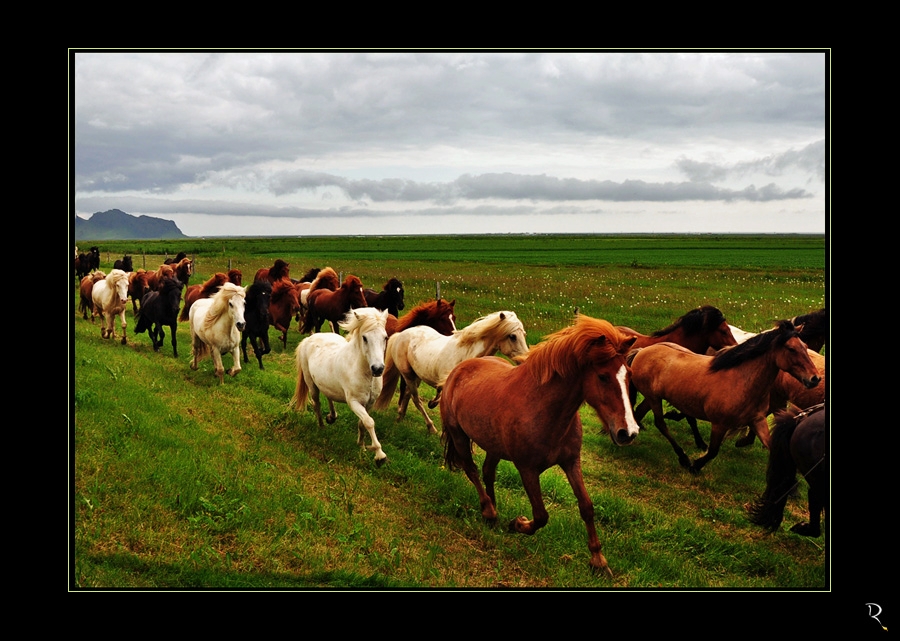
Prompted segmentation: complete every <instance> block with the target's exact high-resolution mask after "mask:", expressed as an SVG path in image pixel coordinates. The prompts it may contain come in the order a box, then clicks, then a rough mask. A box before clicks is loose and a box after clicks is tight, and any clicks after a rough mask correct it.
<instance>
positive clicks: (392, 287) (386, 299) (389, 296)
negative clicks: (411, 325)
mask: <svg viewBox="0 0 900 641" xmlns="http://www.w3.org/2000/svg"><path fill="white" fill-rule="evenodd" d="M403 294H404V292H403V283H401V282H400V281H399V280H397V279H396V278H392V279H390V280H389V281H388V282H386V283H385V284H384V289H382V290H381V291H380V292H376V291H375V290H374V289H364V290H363V295H364V296H365V297H366V303H367V304H368V305H369V307H374V308H375V309H380V310H382V311H384V310H385V309H386V310H388V313H389V314H393V315H394V316H400V310H401V309H403Z"/></svg>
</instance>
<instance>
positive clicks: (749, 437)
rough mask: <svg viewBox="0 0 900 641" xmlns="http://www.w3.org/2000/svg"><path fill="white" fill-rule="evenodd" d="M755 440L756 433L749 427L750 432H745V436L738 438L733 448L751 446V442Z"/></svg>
mask: <svg viewBox="0 0 900 641" xmlns="http://www.w3.org/2000/svg"><path fill="white" fill-rule="evenodd" d="M755 440H756V432H755V431H754V429H753V427H752V426H751V427H750V431H749V432H747V434H746V435H745V436H742V437H741V438H739V439H738V440H736V441H735V442H734V446H735V447H750V446H751V445H753V441H755Z"/></svg>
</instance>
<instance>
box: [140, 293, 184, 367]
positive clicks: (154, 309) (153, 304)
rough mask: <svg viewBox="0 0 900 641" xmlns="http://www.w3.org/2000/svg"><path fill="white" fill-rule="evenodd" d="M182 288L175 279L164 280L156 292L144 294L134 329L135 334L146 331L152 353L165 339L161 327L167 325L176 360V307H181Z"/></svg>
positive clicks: (156, 350) (157, 349)
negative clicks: (151, 346) (151, 345)
mask: <svg viewBox="0 0 900 641" xmlns="http://www.w3.org/2000/svg"><path fill="white" fill-rule="evenodd" d="M182 287H183V285H182V284H181V281H180V280H178V279H177V278H164V279H163V282H162V284H161V285H160V287H159V289H158V290H157V291H155V292H147V293H146V294H144V297H143V298H142V299H141V311H140V312H138V314H137V318H136V319H135V321H136V325H135V327H134V333H135V334H142V333H143V332H144V331H145V330H146V331H147V334H148V335H149V336H150V341H151V342H152V343H153V351H154V352H158V351H159V348H160V347H162V345H163V341H165V339H166V333H165V331H164V330H163V327H164V326H166V325H168V327H169V332H170V333H171V335H172V351H173V352H174V354H175V358H178V339H177V330H178V307H179V305H181V289H182Z"/></svg>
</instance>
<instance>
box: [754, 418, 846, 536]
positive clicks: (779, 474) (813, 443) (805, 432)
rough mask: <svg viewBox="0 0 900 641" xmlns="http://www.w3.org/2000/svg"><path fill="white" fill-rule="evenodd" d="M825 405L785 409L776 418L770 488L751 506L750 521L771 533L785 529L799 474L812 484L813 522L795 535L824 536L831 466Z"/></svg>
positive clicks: (797, 526)
mask: <svg viewBox="0 0 900 641" xmlns="http://www.w3.org/2000/svg"><path fill="white" fill-rule="evenodd" d="M825 429H826V427H825V404H824V403H822V404H821V405H816V406H813V407H808V408H806V409H805V410H803V411H802V412H801V411H800V409H798V408H792V409H790V410H783V411H781V412H779V413H778V414H776V415H775V426H774V427H773V429H772V440H771V442H770V443H769V464H768V467H767V469H766V489H765V492H763V494H762V496H761V497H760V498H759V500H757V501H756V502H755V503H754V504H753V505H752V506H751V507H750V510H749V512H750V520H751V521H752V522H753V523H755V524H756V525H761V526H763V527H764V528H766V529H767V530H769V531H770V532H774V531H775V530H777V529H778V528H779V527H780V526H781V521H782V520H783V519H784V506H785V504H786V503H787V499H788V495H789V494H790V493H791V490H793V488H794V486H795V485H796V482H797V472H800V474H802V475H803V477H804V478H805V479H806V482H807V484H808V485H809V488H808V491H807V503H808V506H809V522H808V523H797V524H795V525H794V526H793V527H792V528H791V532H795V533H797V534H801V535H803V536H819V535H821V534H822V526H821V516H822V511H823V510H824V509H825V505H826V504H827V503H828V465H827V464H826V463H825V440H826V436H825Z"/></svg>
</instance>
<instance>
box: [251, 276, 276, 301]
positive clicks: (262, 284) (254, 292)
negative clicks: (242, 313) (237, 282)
mask: <svg viewBox="0 0 900 641" xmlns="http://www.w3.org/2000/svg"><path fill="white" fill-rule="evenodd" d="M272 289H273V286H272V283H270V282H269V281H267V280H258V281H256V282H255V283H253V284H252V285H250V287H248V288H247V298H248V299H249V300H253V299H254V298H255V297H257V296H259V295H260V294H261V293H265V292H266V291H267V290H268V292H269V293H271V292H272Z"/></svg>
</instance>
